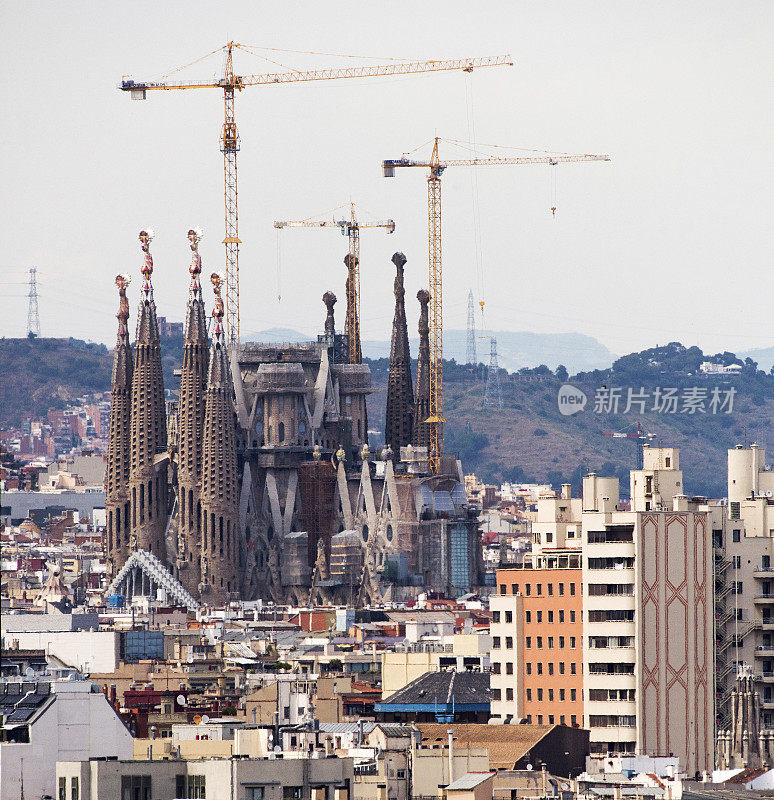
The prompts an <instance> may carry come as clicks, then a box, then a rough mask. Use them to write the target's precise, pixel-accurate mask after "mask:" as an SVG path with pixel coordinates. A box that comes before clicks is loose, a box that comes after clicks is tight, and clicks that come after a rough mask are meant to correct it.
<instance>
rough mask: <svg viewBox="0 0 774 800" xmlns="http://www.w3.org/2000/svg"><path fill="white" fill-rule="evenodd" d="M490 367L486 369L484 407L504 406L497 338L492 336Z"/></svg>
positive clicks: (490, 340)
mask: <svg viewBox="0 0 774 800" xmlns="http://www.w3.org/2000/svg"><path fill="white" fill-rule="evenodd" d="M489 342H490V348H489V368H488V369H487V371H486V391H485V392H484V408H486V407H487V406H493V407H495V408H502V407H503V395H502V392H501V391H500V368H499V367H498V366H497V339H495V337H494V336H492V337H490V339H489Z"/></svg>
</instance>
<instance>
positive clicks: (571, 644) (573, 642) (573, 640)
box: [570, 636, 575, 650]
mask: <svg viewBox="0 0 774 800" xmlns="http://www.w3.org/2000/svg"><path fill="white" fill-rule="evenodd" d="M570 649H571V650H574V649H575V637H574V636H571V637H570Z"/></svg>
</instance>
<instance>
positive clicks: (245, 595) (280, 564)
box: [106, 230, 483, 605]
mask: <svg viewBox="0 0 774 800" xmlns="http://www.w3.org/2000/svg"><path fill="white" fill-rule="evenodd" d="M151 240H152V235H151V234H150V233H149V232H148V231H142V232H141V233H140V245H141V248H142V253H143V259H144V260H143V265H142V268H141V272H142V285H141V289H140V301H139V307H138V310H137V324H136V336H135V340H134V343H131V342H130V339H129V327H128V325H129V300H128V297H127V290H128V288H129V284H130V280H129V278H128V277H127V276H118V277H117V278H116V284H117V286H118V293H119V299H120V305H119V311H118V314H117V318H118V337H117V341H116V348H115V351H114V361H113V375H112V403H111V412H110V443H109V451H108V464H107V476H106V491H107V495H106V506H107V517H108V530H107V548H108V568H109V571H110V575H111V578H112V584H111V587H110V589H109V592H116V593H122V594H124V595H130V596H132V595H138V594H146V595H147V594H149V593H155V594H158V592H160V591H164V592H167V593H168V594H169V593H171V594H172V595H173V596H176V597H177V598H178V599H180V598H182V599H183V601H184V602H187V603H188V604H189V605H198V604H207V605H215V604H223V603H227V602H229V601H231V600H236V599H245V600H252V599H264V600H266V601H273V602H277V603H299V604H300V603H331V602H338V603H350V604H361V605H364V604H372V605H374V604H380V603H385V602H401V601H406V600H410V599H412V598H414V597H416V595H417V594H418V593H420V592H427V591H437V592H441V593H444V594H447V595H449V596H456V595H459V594H463V593H465V592H468V591H471V590H473V589H474V588H475V587H476V586H477V585H478V584H479V582H480V581H481V579H482V573H483V566H482V557H481V546H480V543H479V533H478V522H477V516H476V513H475V512H474V511H473V510H471V509H469V508H468V505H467V499H466V495H465V491H464V486H463V476H462V471H461V466H460V464H459V462H458V461H457V460H456V459H455V458H453V457H444V458H443V459H442V468H441V469H440V470H439V471H438V474H435V475H433V474H430V472H429V469H428V459H427V452H428V436H429V431H428V425H427V423H426V419H427V417H428V415H429V392H430V385H429V373H430V349H429V343H428V330H429V329H428V301H429V294H428V292H427V291H425V290H421V291H420V292H419V293H418V295H417V299H418V301H419V304H420V317H419V341H420V344H419V353H418V362H417V368H416V376H415V379H414V380H412V372H411V358H410V353H409V338H408V329H407V323H406V310H405V302H404V295H405V292H404V288H403V272H404V265H405V263H406V259H405V257H404V256H403V254H402V253H396V254H395V255H394V256H393V259H392V261H393V264H394V265H395V269H396V276H395V285H394V293H395V316H394V321H393V329H392V341H391V352H390V366H389V378H388V387H387V413H386V419H385V423H384V433H385V437H384V441H385V442H386V445H385V447H384V448H383V449H382V451H381V452H379V453H378V454H377V453H374V452H372V451H371V450H370V448H369V444H368V411H367V402H366V398H367V396H368V395H369V394H370V393H371V392H372V387H371V370H370V368H369V366H368V365H367V364H363V363H360V362H361V359H360V357H359V353H360V347H359V346H358V347H356V348H354V350H355V351H356V353H357V354H358V355H357V356H356V357H355V359H353V360H355V361H357V362H358V363H349V361H350V360H351V359H350V358H349V357H348V355H347V354H348V353H349V352H351V350H352V349H351V348H349V346H348V337H349V335H350V332H349V331H348V330H346V329H345V332H344V333H343V334H342V333H337V332H336V325H335V318H334V306H335V303H336V297H335V295H334V294H333V293H331V292H326V293H325V295H324V296H323V303H324V305H325V310H326V316H325V322H324V327H323V333H322V334H320V335H319V336H318V337H317V341H310V342H302V343H294V344H283V345H278V344H261V343H249V342H248V343H240V344H238V345H235V346H231V347H229V346H228V343H227V341H226V336H225V334H224V329H223V315H224V309H223V300H222V299H221V285H220V280H219V278H218V276H217V275H215V274H213V276H212V278H211V283H212V289H213V292H214V299H213V302H212V311H211V315H210V316H211V321H210V322H209V324H208V316H207V313H206V309H205V301H204V295H203V287H202V280H201V272H202V260H201V257H200V255H199V252H198V250H199V241H200V233H199V232H198V231H195V230H191V231H189V232H188V240H189V243H190V249H191V263H190V267H189V273H190V282H189V290H188V303H187V308H186V314H185V337H184V345H183V361H182V369H181V370H180V388H179V395H178V396H177V398H176V400H175V399H173V400H170V399H169V396H168V395H167V394H165V389H164V380H163V373H162V353H161V342H160V337H159V327H158V322H157V318H156V306H155V302H154V298H153V283H152V278H153V258H152V256H151V252H150V245H151ZM350 316H351V315H350V314H348V315H347V319H349V318H350ZM353 335H356V336H358V338H359V330H356V331H354V332H353ZM358 345H359V342H358Z"/></svg>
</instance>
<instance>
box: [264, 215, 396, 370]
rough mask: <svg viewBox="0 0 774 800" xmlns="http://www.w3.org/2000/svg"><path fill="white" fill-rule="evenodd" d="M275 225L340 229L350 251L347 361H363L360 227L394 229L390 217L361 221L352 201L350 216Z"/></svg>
mask: <svg viewBox="0 0 774 800" xmlns="http://www.w3.org/2000/svg"><path fill="white" fill-rule="evenodd" d="M274 227H275V228H278V229H281V228H333V227H335V228H339V229H340V230H341V232H342V234H343V235H344V236H346V237H347V240H348V242H349V252H348V253H347V255H346V256H345V259H344V263H345V264H346V267H347V284H346V288H347V317H346V322H345V324H344V333H345V334H346V335H347V348H348V350H347V363H349V364H362V363H363V352H362V349H361V344H360V229H361V228H386V229H387V233H393V232H394V231H395V222H394V221H393V220H391V219H387V220H380V221H375V222H360V221H358V219H357V216H356V214H355V204H354V203H350V218H349V219H338V220H337V219H332V220H318V221H314V220H309V219H305V220H275V222H274Z"/></svg>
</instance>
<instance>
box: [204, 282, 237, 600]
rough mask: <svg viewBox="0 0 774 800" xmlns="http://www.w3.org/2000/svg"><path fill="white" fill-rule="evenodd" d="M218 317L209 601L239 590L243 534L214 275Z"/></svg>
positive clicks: (211, 402) (208, 486) (210, 390)
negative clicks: (239, 518) (239, 514)
mask: <svg viewBox="0 0 774 800" xmlns="http://www.w3.org/2000/svg"><path fill="white" fill-rule="evenodd" d="M211 279H212V285H213V288H214V290H215V305H214V307H213V309H212V316H213V319H214V321H215V327H214V332H213V335H212V346H211V348H210V363H209V370H208V377H207V389H206V393H205V406H204V431H203V435H202V483H201V503H202V547H201V578H202V583H203V584H204V586H205V592H207V591H209V594H208V596H207V597H206V599H207V601H208V602H213V601H225V600H228V599H229V595H231V594H234V593H237V592H239V578H238V566H241V564H240V560H241V548H240V537H239V534H238V527H239V526H238V502H239V495H238V477H237V460H236V429H235V423H234V406H233V402H232V399H231V379H230V375H231V373H230V371H229V365H228V356H227V354H226V339H225V336H224V334H223V315H224V311H223V300H222V298H221V296H220V292H221V279H220V276H219V275H217V273H213V275H212V278H211Z"/></svg>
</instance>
